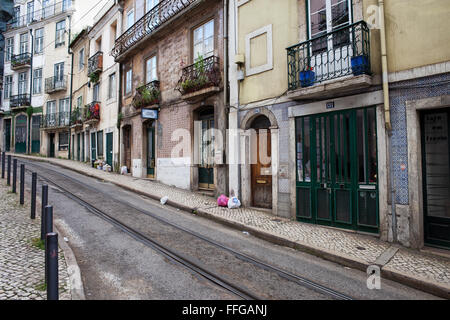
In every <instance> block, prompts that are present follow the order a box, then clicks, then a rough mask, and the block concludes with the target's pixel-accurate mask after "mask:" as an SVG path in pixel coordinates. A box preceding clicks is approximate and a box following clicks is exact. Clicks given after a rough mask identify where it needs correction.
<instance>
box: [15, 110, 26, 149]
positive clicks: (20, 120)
mask: <svg viewBox="0 0 450 320" xmlns="http://www.w3.org/2000/svg"><path fill="white" fill-rule="evenodd" d="M27 119H28V118H27V116H25V115H19V116H17V117H16V121H15V127H16V128H15V132H14V138H15V152H16V153H26V152H27V122H28V120H27Z"/></svg>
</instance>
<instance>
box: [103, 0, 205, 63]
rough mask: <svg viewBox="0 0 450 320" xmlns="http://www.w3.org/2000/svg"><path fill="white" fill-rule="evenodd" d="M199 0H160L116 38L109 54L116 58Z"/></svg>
mask: <svg viewBox="0 0 450 320" xmlns="http://www.w3.org/2000/svg"><path fill="white" fill-rule="evenodd" d="M199 1H200V0H162V1H160V2H159V4H157V5H156V6H155V7H153V8H152V9H151V10H150V11H149V12H147V13H146V14H145V15H144V16H143V17H142V18H141V19H139V20H138V21H137V22H136V23H135V24H133V25H132V26H131V27H130V28H128V30H126V31H125V32H124V33H123V34H122V35H121V36H120V37H119V38H117V40H116V43H115V45H114V48H113V49H112V51H111V55H112V56H113V57H114V58H116V59H117V57H118V56H120V55H122V54H123V53H125V52H126V51H127V50H128V49H130V48H131V47H133V46H134V45H135V44H136V43H137V42H139V41H140V40H141V39H143V38H144V37H145V36H147V35H149V34H151V33H153V32H155V31H156V30H157V29H158V28H159V27H160V26H161V25H162V24H164V23H165V22H166V21H168V20H170V19H171V18H173V17H174V16H175V15H177V14H178V13H180V12H181V11H183V10H184V9H186V8H187V7H189V6H190V5H192V4H193V3H195V2H199Z"/></svg>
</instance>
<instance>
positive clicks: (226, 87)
mask: <svg viewBox="0 0 450 320" xmlns="http://www.w3.org/2000/svg"><path fill="white" fill-rule="evenodd" d="M228 10H229V9H228V0H224V4H223V11H224V13H223V17H224V23H223V28H224V31H223V48H224V55H223V88H224V94H223V107H224V113H225V119H224V120H225V137H227V136H228V135H227V132H226V131H227V130H226V128H228V127H229V124H228V122H229V118H228V117H229V92H230V90H229V84H228ZM225 141H227V139H225ZM225 141H223V139H222V143H226V142H225ZM227 148H228V146H225V150H224V151H225V155H226V154H227V152H226V149H227ZM228 161H229V160H228V157H227V156H225V163H223V165H225V168H228V166H226V162H228ZM228 189H229V171H228V170H227V169H225V190H223V191H224V192H225V193H227V190H228Z"/></svg>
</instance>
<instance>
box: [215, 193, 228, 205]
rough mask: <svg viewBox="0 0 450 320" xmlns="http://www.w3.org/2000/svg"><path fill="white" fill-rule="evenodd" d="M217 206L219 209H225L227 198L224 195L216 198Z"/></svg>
mask: <svg viewBox="0 0 450 320" xmlns="http://www.w3.org/2000/svg"><path fill="white" fill-rule="evenodd" d="M217 205H218V206H219V207H226V206H227V205H228V197H227V196H226V195H224V194H222V195H220V197H219V198H217Z"/></svg>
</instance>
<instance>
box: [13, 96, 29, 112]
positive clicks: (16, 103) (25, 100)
mask: <svg viewBox="0 0 450 320" xmlns="http://www.w3.org/2000/svg"><path fill="white" fill-rule="evenodd" d="M9 106H10V107H11V108H12V109H13V108H21V107H28V106H31V97H30V95H29V94H18V95H15V96H11V97H10V98H9Z"/></svg>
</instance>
